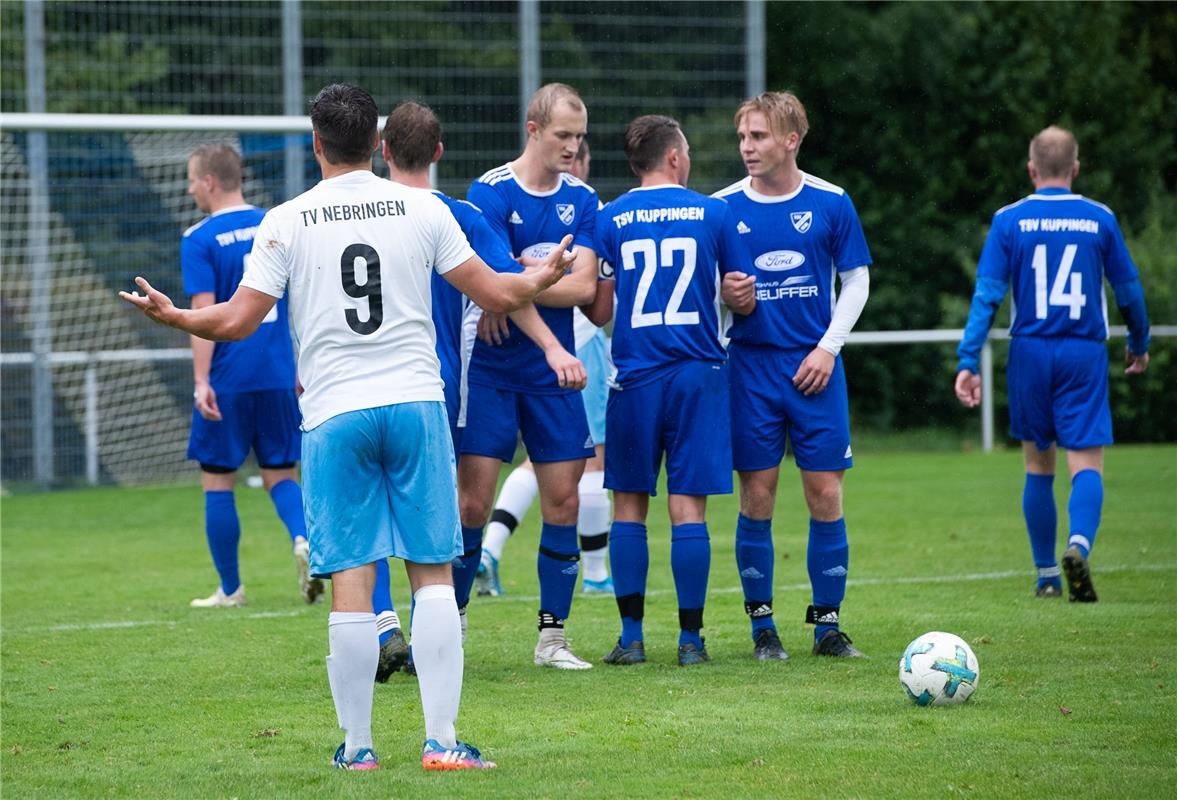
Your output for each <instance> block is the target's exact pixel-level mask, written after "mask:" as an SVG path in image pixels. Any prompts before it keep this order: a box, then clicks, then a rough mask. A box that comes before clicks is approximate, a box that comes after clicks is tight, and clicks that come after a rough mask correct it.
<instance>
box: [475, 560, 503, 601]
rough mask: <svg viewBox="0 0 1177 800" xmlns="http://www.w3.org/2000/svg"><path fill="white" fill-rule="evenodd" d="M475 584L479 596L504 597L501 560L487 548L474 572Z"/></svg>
mask: <svg viewBox="0 0 1177 800" xmlns="http://www.w3.org/2000/svg"><path fill="white" fill-rule="evenodd" d="M474 586H475V588H477V589H478V596H479V597H502V595H503V584H502V582H500V581H499V560H498V559H497V558H495V557H494V556H492V555H491V554H490V553H488V552H486V551H485V550H483V551H482V559H481V560H480V561H479V562H478V571H477V572H475V573H474Z"/></svg>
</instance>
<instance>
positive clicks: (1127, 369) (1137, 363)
mask: <svg viewBox="0 0 1177 800" xmlns="http://www.w3.org/2000/svg"><path fill="white" fill-rule="evenodd" d="M1146 369H1148V353H1142V354H1141V355H1136V354H1135V353H1133V352H1132V351H1131V350H1129V349H1128V348H1127V347H1125V348H1124V374H1125V375H1139V374H1141V373H1142V372H1144V371H1145V370H1146Z"/></svg>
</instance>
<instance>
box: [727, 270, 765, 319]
mask: <svg viewBox="0 0 1177 800" xmlns="http://www.w3.org/2000/svg"><path fill="white" fill-rule="evenodd" d="M719 295H720V297H721V298H722V300H723V304H724V305H725V306H727V307H728V308H730V309H731V310H732V311H734V312H736V313H737V314H744V315H745V316H747V315H748V314H751V313H752V312H753V311H754V310H755V308H756V276H755V275H748V274H746V273H744V272H729V273H727V274H726V275H724V276H723V280H722V281H721V282H720V284H719Z"/></svg>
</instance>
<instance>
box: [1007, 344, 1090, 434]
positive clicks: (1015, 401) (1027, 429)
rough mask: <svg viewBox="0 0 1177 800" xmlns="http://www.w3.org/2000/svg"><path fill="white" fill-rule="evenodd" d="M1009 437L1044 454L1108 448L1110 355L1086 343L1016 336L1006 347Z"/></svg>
mask: <svg viewBox="0 0 1177 800" xmlns="http://www.w3.org/2000/svg"><path fill="white" fill-rule="evenodd" d="M1006 377H1007V378H1008V382H1009V432H1010V435H1011V436H1013V437H1014V438H1015V439H1020V440H1022V441H1023V442H1034V444H1036V445H1038V449H1039V450H1045V449H1047V448H1048V447H1050V445H1051V444H1052V443H1054V442H1058V444H1059V446H1060V447H1063V448H1064V449H1067V450H1083V449H1085V448H1088V447H1102V446H1104V445H1109V444H1111V443H1112V412H1111V409H1110V408H1109V407H1108V351H1107V346H1106V345H1105V344H1104V343H1103V342H1095V341H1091V340H1090V339H1043V338H1038V337H1033V336H1018V337H1015V338H1014V339H1012V340H1011V341H1010V343H1009V363H1008V365H1007V366H1006Z"/></svg>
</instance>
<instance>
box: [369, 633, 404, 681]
mask: <svg viewBox="0 0 1177 800" xmlns="http://www.w3.org/2000/svg"><path fill="white" fill-rule="evenodd" d="M408 660H409V643H408V642H406V641H405V635H404V634H403V633H402V632H401V629H400V628H393V629H392V635H391V636H389V637H388V641H387V642H385V643H384V644H382V645H380V660H379V661H378V662H377V663H376V682H377V683H388V678H389V676H391V675H392V673H394V672H399V671H400V670H401V669H402V668H403V667H404V666H405V663H406V662H407V661H408Z"/></svg>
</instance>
